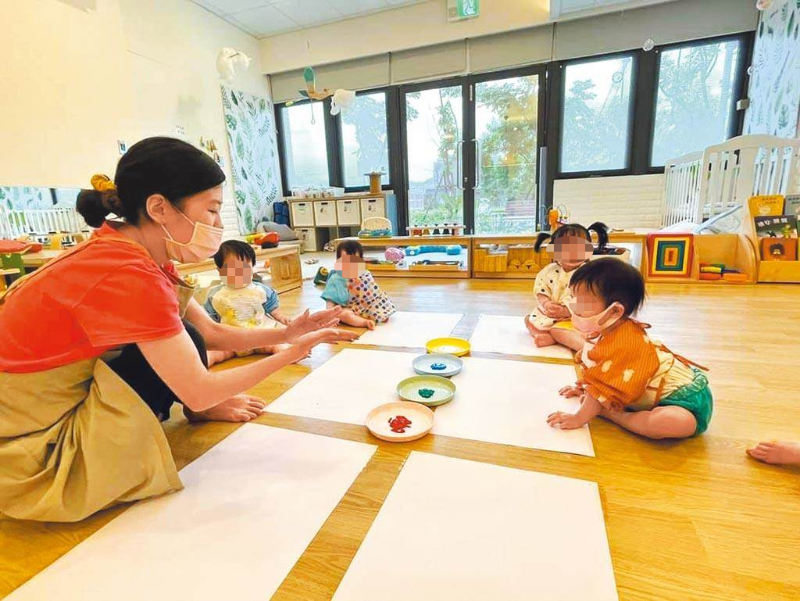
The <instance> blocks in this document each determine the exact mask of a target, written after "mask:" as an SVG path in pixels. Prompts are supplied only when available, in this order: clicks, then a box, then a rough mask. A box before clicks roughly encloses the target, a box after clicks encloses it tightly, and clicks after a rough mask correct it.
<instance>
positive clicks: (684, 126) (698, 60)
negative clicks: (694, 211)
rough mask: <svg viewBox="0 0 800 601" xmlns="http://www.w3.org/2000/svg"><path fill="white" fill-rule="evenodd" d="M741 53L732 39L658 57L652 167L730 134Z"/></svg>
mask: <svg viewBox="0 0 800 601" xmlns="http://www.w3.org/2000/svg"><path fill="white" fill-rule="evenodd" d="M743 54H744V52H743V49H742V43H741V41H739V40H730V39H729V40H724V41H715V42H710V43H700V44H697V43H695V44H684V45H682V46H677V47H673V48H671V49H668V50H663V51H662V52H661V53H660V57H659V65H658V90H657V92H656V110H655V125H654V131H653V148H652V152H651V155H650V165H651V166H653V167H656V166H663V165H664V164H665V163H666V162H667V161H668V160H670V159H673V158H676V157H679V156H681V155H684V154H686V153H688V152H694V151H697V150H703V149H704V148H705V147H706V146H709V145H711V144H718V143H720V142H723V141H725V140H726V139H728V138H729V137H730V136H731V135H732V134H733V133H734V132H733V129H734V126H735V120H734V111H733V108H734V104H735V89H734V88H735V85H736V80H737V74H738V72H739V70H740V63H741V59H742V58H743Z"/></svg>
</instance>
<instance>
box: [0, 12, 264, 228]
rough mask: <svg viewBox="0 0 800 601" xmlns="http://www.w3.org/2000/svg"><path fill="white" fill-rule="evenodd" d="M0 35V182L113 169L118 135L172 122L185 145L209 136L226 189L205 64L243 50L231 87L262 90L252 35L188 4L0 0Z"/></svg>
mask: <svg viewBox="0 0 800 601" xmlns="http://www.w3.org/2000/svg"><path fill="white" fill-rule="evenodd" d="M0 31H2V32H3V35H2V36H0V56H2V57H3V60H2V61H0V89H2V90H3V101H2V111H0V185H33V186H48V187H86V186H87V185H88V183H89V178H90V177H91V175H92V174H93V173H98V172H100V173H103V172H104V173H107V174H109V175H112V176H113V173H114V168H115V165H116V162H117V160H118V159H119V153H118V152H117V140H118V139H123V140H125V141H126V142H127V143H128V145H129V146H130V145H131V144H133V143H134V142H136V141H137V140H139V139H141V138H144V137H147V136H151V135H156V134H160V135H170V136H176V126H182V127H183V128H184V130H185V132H186V139H187V140H188V141H190V142H192V143H195V144H197V143H198V142H199V138H200V136H203V137H206V138H208V137H210V138H212V139H213V140H214V141H215V142H216V144H217V146H218V147H219V148H220V151H221V153H222V155H223V158H224V160H225V168H226V169H225V170H226V173H227V174H228V176H229V184H228V185H227V186H226V188H225V197H226V199H230V198H231V197H232V194H233V186H232V183H231V182H230V169H229V167H230V158H229V156H228V143H227V138H226V131H225V123H224V118H223V112H222V101H221V96H220V89H219V80H218V78H217V74H216V65H215V61H216V55H217V52H218V51H219V49H220V48H221V47H223V46H232V47H234V48H237V49H239V50H243V51H244V52H246V53H247V54H249V55H250V56H251V57H253V63H252V64H251V65H250V69H249V70H248V71H247V72H245V73H242V74H241V75H239V76H237V79H236V82H235V84H234V87H236V88H238V89H242V90H246V91H249V92H252V93H255V94H259V95H262V96H268V89H267V86H266V81H265V78H264V76H263V75H261V73H262V68H261V65H260V58H259V46H258V41H257V40H256V39H255V38H253V37H251V36H249V35H248V34H246V33H243V32H241V31H240V30H238V29H236V28H235V27H233V26H232V25H229V24H227V23H225V22H224V21H222V20H221V19H220V18H218V17H216V16H214V15H212V14H211V13H209V12H207V11H206V10H204V9H202V8H200V7H199V6H197V5H195V4H193V3H191V2H189V0H98V1H97V10H96V11H93V12H84V11H81V10H79V9H76V8H74V7H71V6H68V5H66V4H64V3H62V2H59V1H57V0H24V1H13V2H12V1H10V0H5V1H4V2H3V7H2V10H0ZM230 207H232V204H230V205H229V208H230ZM232 215H235V214H234V213H231V211H230V210H228V211H227V219H226V221H227V225H228V227H229V229H230V227H231V226H232V225H233V226H235V217H234V222H233V223H232V222H231V217H232Z"/></svg>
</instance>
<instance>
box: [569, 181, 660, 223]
mask: <svg viewBox="0 0 800 601" xmlns="http://www.w3.org/2000/svg"><path fill="white" fill-rule="evenodd" d="M663 188H664V176H663V175H662V174H654V175H628V176H619V177H587V178H581V179H563V180H556V181H555V186H554V188H553V198H554V202H553V204H554V205H556V206H560V205H564V206H565V207H567V208H568V209H569V211H570V220H571V221H575V222H578V223H582V224H583V225H589V224H590V223H593V222H595V221H602V222H603V223H605V224H606V225H607V226H609V227H610V228H614V229H631V228H658V227H660V226H661V201H662V192H663Z"/></svg>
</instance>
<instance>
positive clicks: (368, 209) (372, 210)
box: [361, 198, 386, 221]
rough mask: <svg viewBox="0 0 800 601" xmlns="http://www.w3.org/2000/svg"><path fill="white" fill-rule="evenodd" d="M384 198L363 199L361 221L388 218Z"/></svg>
mask: <svg viewBox="0 0 800 601" xmlns="http://www.w3.org/2000/svg"><path fill="white" fill-rule="evenodd" d="M385 202H386V201H385V200H384V199H383V198H362V199H361V220H362V221H363V220H364V219H367V218H368V217H386V204H385Z"/></svg>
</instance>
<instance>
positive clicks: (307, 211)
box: [290, 200, 314, 227]
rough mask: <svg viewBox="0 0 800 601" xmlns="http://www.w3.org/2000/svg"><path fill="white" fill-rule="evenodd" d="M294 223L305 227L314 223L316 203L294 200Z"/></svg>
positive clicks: (292, 204)
mask: <svg viewBox="0 0 800 601" xmlns="http://www.w3.org/2000/svg"><path fill="white" fill-rule="evenodd" d="M290 205H291V207H292V225H293V226H294V227H305V226H313V225H314V208H313V207H314V204H313V203H312V202H311V201H310V200H309V201H308V202H305V201H304V202H292V203H290Z"/></svg>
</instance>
